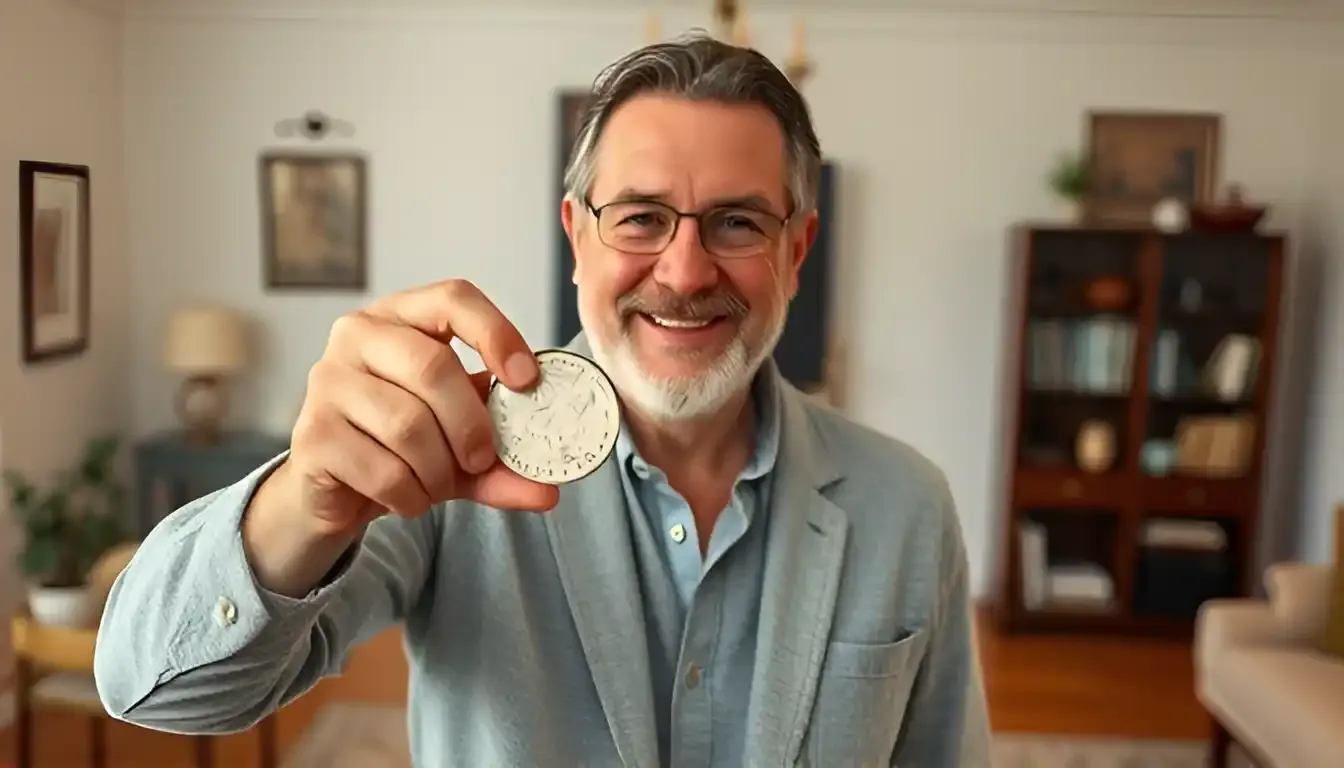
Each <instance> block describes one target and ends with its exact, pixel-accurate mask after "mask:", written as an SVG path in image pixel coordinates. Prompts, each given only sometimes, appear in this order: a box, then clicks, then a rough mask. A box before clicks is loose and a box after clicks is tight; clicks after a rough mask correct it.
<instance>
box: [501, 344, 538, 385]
mask: <svg viewBox="0 0 1344 768" xmlns="http://www.w3.org/2000/svg"><path fill="white" fill-rule="evenodd" d="M504 372H505V373H507V374H508V375H509V378H510V379H512V380H513V382H514V383H515V384H524V383H528V384H530V383H532V380H533V379H535V378H536V377H537V360H536V358H535V357H533V356H532V355H531V354H530V353H527V352H515V353H513V356H511V357H510V358H509V359H508V360H505V361H504Z"/></svg>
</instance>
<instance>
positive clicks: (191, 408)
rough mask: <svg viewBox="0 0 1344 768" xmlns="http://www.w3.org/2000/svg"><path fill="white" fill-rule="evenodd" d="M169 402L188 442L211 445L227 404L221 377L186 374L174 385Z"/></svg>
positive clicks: (222, 419) (214, 442)
mask: <svg viewBox="0 0 1344 768" xmlns="http://www.w3.org/2000/svg"><path fill="white" fill-rule="evenodd" d="M173 405H174V409H175V410H176V411H177V417H178V419H179V420H181V422H182V426H183V428H184V429H185V430H186V441H187V443H188V444H190V445H198V446H211V445H217V444H218V443H219V440H220V435H221V432H222V429H221V426H222V425H223V423H224V414H225V413H226V412H227V411H228V405H229V397H228V390H227V389H226V388H225V386H224V379H223V378H222V377H220V376H214V375H198V376H191V377H189V378H188V379H187V380H186V381H183V382H182V385H181V386H180V387H179V388H178V390H177V397H176V399H175V400H174V403H173Z"/></svg>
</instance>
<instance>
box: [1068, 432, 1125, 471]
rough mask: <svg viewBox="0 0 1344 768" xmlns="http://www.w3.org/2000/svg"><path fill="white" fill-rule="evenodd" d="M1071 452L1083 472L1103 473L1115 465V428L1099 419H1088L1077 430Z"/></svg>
mask: <svg viewBox="0 0 1344 768" xmlns="http://www.w3.org/2000/svg"><path fill="white" fill-rule="evenodd" d="M1073 450H1074V460H1075V461H1077V462H1078V467H1079V468H1080V469H1082V470H1083V471H1084V472H1092V473H1099V472H1105V471H1106V470H1108V469H1110V468H1111V465H1112V464H1114V463H1115V428H1114V427H1112V426H1111V425H1110V424H1109V423H1107V422H1105V421H1102V420H1101V419H1089V420H1088V421H1086V422H1084V423H1083V426H1082V427H1081V428H1079V430H1078V438H1077V441H1076V442H1075V444H1074V449H1073Z"/></svg>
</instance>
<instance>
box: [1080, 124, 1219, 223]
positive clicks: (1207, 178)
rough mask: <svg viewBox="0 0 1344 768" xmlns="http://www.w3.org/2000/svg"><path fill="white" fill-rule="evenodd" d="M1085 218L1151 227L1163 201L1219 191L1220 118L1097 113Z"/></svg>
mask: <svg viewBox="0 0 1344 768" xmlns="http://www.w3.org/2000/svg"><path fill="white" fill-rule="evenodd" d="M1088 122H1089V125H1088V157H1089V159H1090V161H1091V168H1092V185H1091V186H1092V191H1091V194H1090V195H1089V196H1088V200H1087V207H1086V212H1087V219H1088V221H1089V222H1090V223H1094V224H1101V225H1132V226H1148V225H1149V224H1150V222H1151V221H1152V214H1153V206H1155V205H1156V204H1157V203H1158V201H1159V200H1163V199H1165V198H1176V199H1178V200H1182V201H1184V202H1186V203H1190V202H1209V201H1212V200H1213V199H1214V196H1215V195H1216V194H1217V185H1218V174H1219V161H1220V157H1219V153H1220V152H1221V149H1220V142H1221V138H1222V137H1221V133H1222V118H1221V117H1220V116H1218V115H1214V114H1202V113H1182V112H1093V113H1091V115H1089V120H1088Z"/></svg>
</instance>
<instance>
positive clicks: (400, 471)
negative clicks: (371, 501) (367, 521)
mask: <svg viewBox="0 0 1344 768" xmlns="http://www.w3.org/2000/svg"><path fill="white" fill-rule="evenodd" d="M370 470H371V472H370V473H371V477H370V481H371V483H372V485H373V489H374V495H375V496H376V497H377V498H378V499H380V500H381V499H397V498H404V497H405V496H406V495H407V494H408V491H409V489H411V488H413V487H414V485H415V476H414V475H413V474H412V473H411V470H410V468H409V467H407V466H406V464H405V463H404V462H401V461H398V460H396V459H394V458H392V457H391V456H388V457H387V459H386V460H385V461H379V462H376V463H375V464H374V465H373V466H372V467H371V468H370Z"/></svg>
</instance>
